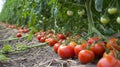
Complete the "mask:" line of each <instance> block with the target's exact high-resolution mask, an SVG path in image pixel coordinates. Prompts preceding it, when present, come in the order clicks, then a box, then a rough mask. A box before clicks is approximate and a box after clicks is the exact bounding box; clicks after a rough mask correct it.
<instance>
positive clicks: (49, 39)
mask: <svg viewBox="0 0 120 67" xmlns="http://www.w3.org/2000/svg"><path fill="white" fill-rule="evenodd" d="M47 42H48V44H49V46H54V44H55V43H57V40H56V39H54V38H48V41H47Z"/></svg>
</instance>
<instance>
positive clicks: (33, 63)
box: [0, 24, 96, 67]
mask: <svg viewBox="0 0 120 67" xmlns="http://www.w3.org/2000/svg"><path fill="white" fill-rule="evenodd" d="M16 33H17V30H16V29H7V28H5V27H4V24H0V40H5V39H10V38H15V34H16ZM25 35H27V34H25ZM6 43H8V44H9V45H12V46H14V45H16V44H18V43H21V44H22V45H34V44H39V43H40V42H38V41H37V39H36V38H35V36H34V37H33V38H32V40H31V41H28V40H27V38H26V37H25V38H21V39H16V40H10V41H6V42H0V48H2V47H3V45H4V44H6ZM6 56H7V57H9V58H11V59H10V60H7V61H4V62H0V67H96V62H95V61H94V62H92V63H89V64H86V65H83V64H81V63H80V62H79V61H78V60H77V58H74V59H66V60H62V59H61V58H60V57H59V56H58V55H57V54H55V53H54V51H53V48H52V47H49V46H44V47H36V48H31V49H29V50H26V51H22V52H19V53H9V54H6Z"/></svg>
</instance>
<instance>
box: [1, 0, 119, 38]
mask: <svg viewBox="0 0 120 67" xmlns="http://www.w3.org/2000/svg"><path fill="white" fill-rule="evenodd" d="M119 3H120V1H119V0H6V2H5V4H4V7H3V10H2V12H1V13H0V17H1V18H0V20H1V21H4V22H6V23H10V24H16V25H18V26H28V27H29V28H30V29H32V30H35V32H36V31H39V30H40V29H43V30H48V29H55V30H56V31H57V32H58V31H61V32H62V33H65V32H66V31H69V32H71V33H81V32H83V31H85V32H88V33H91V32H94V33H97V34H99V35H100V36H101V37H103V36H102V35H103V34H104V35H106V34H107V35H108V34H110V35H111V34H114V33H115V32H118V31H119V30H120V25H119V22H118V19H117V17H118V16H120V12H119V9H120V7H119V6H120V4H119ZM109 8H116V12H115V13H113V14H109V12H110V10H109ZM108 10H109V12H108ZM102 16H107V17H108V18H110V20H109V23H107V24H103V23H101V22H100V18H101V17H102ZM116 19H117V22H116ZM73 30H74V31H73Z"/></svg>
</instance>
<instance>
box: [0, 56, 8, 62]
mask: <svg viewBox="0 0 120 67" xmlns="http://www.w3.org/2000/svg"><path fill="white" fill-rule="evenodd" d="M9 59H10V58H7V57H6V56H5V55H3V54H0V61H5V60H9Z"/></svg>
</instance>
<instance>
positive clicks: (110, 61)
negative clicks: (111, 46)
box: [97, 55, 118, 67]
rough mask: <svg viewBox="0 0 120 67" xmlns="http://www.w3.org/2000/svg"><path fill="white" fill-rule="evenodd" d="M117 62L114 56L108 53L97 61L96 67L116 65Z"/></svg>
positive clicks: (114, 66)
mask: <svg viewBox="0 0 120 67" xmlns="http://www.w3.org/2000/svg"><path fill="white" fill-rule="evenodd" d="M117 64H118V60H117V59H116V58H115V57H113V56H110V55H108V56H106V57H103V58H101V59H100V60H99V61H98V63H97V67H116V65H117Z"/></svg>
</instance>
